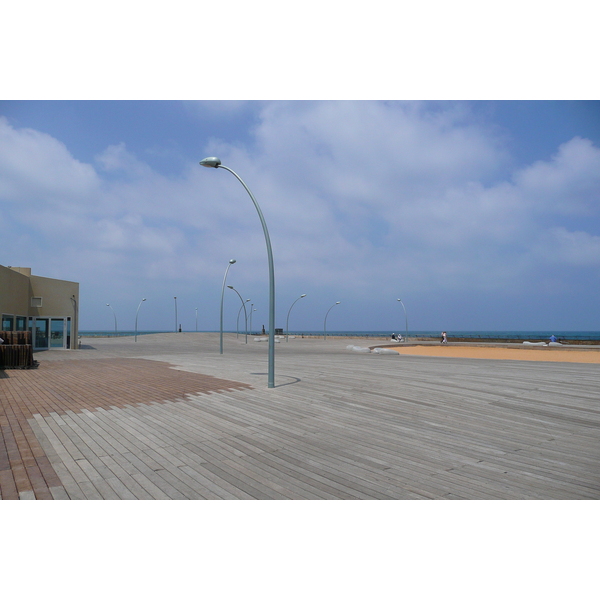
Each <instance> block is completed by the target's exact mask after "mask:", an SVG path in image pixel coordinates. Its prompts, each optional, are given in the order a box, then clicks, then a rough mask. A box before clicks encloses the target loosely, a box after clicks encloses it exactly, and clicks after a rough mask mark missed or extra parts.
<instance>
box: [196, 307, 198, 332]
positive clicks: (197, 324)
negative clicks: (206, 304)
mask: <svg viewBox="0 0 600 600" xmlns="http://www.w3.org/2000/svg"><path fill="white" fill-rule="evenodd" d="M196 331H198V308H196Z"/></svg>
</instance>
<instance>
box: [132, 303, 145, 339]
mask: <svg viewBox="0 0 600 600" xmlns="http://www.w3.org/2000/svg"><path fill="white" fill-rule="evenodd" d="M142 302H146V298H142ZM142 302H140V303H139V304H138V309H137V312H136V313H135V340H134V341H135V342H137V320H138V313H139V312H140V306H142Z"/></svg>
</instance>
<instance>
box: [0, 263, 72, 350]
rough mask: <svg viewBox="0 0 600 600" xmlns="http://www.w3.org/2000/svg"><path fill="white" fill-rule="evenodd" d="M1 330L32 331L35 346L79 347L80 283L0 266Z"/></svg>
mask: <svg viewBox="0 0 600 600" xmlns="http://www.w3.org/2000/svg"><path fill="white" fill-rule="evenodd" d="M0 314H2V327H0V329H1V330H2V331H27V330H29V331H31V337H32V340H33V347H34V349H36V350H42V349H47V348H65V349H66V348H76V347H77V337H78V332H79V284H78V283H75V282H73V281H63V280H61V279H50V278H49V277H39V276H37V275H32V274H31V269H29V268H25V267H3V266H2V265H0Z"/></svg>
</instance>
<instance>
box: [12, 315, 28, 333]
mask: <svg viewBox="0 0 600 600" xmlns="http://www.w3.org/2000/svg"><path fill="white" fill-rule="evenodd" d="M15 329H16V330H17V331H25V330H26V329H27V317H17V326H16V328H15Z"/></svg>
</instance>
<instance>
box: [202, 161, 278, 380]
mask: <svg viewBox="0 0 600 600" xmlns="http://www.w3.org/2000/svg"><path fill="white" fill-rule="evenodd" d="M200 164H201V165H202V166H203V167H213V168H215V169H218V168H221V169H225V170H226V171H229V172H230V173H231V174H232V175H233V176H234V177H235V178H236V179H237V180H238V181H239V182H240V183H241V184H242V185H243V186H244V189H245V190H246V191H247V192H248V195H249V196H250V199H251V200H252V202H253V204H254V207H255V208H256V212H257V213H258V217H259V219H260V222H261V225H262V228H263V232H264V234H265V243H266V245H267V257H268V260H269V374H268V386H269V387H270V388H272V387H275V269H274V267H273V251H272V249H271V238H270V237H269V230H268V229H267V224H266V222H265V219H264V217H263V214H262V211H261V210H260V206H259V205H258V202H257V201H256V199H255V198H254V196H253V195H252V192H251V191H250V188H249V187H248V186H247V185H246V184H245V183H244V181H243V180H242V178H241V177H240V176H239V175H238V174H237V173H236V172H235V171H233V170H232V169H230V168H229V167H226V166H225V165H222V164H221V161H220V160H219V159H218V158H217V157H215V156H210V157H208V158H205V159H203V160H201V161H200Z"/></svg>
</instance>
